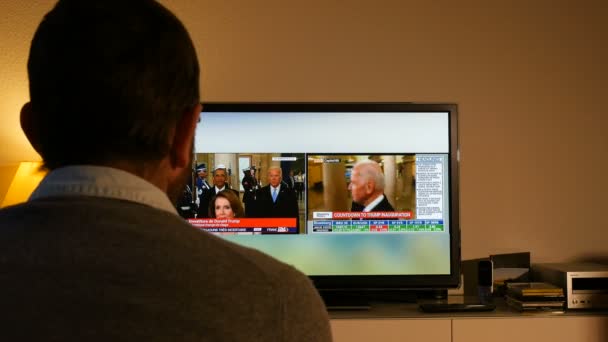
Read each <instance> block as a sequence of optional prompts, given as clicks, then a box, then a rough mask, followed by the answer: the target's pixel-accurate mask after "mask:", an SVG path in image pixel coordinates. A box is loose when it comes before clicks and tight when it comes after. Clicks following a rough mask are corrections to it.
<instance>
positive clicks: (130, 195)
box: [29, 165, 177, 215]
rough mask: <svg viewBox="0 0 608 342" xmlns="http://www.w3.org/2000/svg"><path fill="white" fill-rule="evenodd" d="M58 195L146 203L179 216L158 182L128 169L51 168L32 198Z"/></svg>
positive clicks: (78, 166)
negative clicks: (152, 181)
mask: <svg viewBox="0 0 608 342" xmlns="http://www.w3.org/2000/svg"><path fill="white" fill-rule="evenodd" d="M56 196H92V197H103V198H113V199H120V200H126V201H131V202H137V203H141V204H145V205H148V206H151V207H154V208H156V209H160V210H164V211H168V212H170V213H173V214H175V215H177V210H176V209H175V207H174V206H173V204H172V203H171V201H170V200H169V197H167V194H166V193H164V192H163V191H162V190H161V189H159V188H158V187H157V186H155V185H154V184H152V183H150V182H148V181H147V180H145V179H143V178H141V177H138V176H136V175H134V174H132V173H129V172H127V171H123V170H119V169H115V168H111V167H105V166H92V165H73V166H66V167H61V168H58V169H55V170H53V171H51V172H50V173H49V174H48V175H46V177H44V179H43V180H42V182H40V184H39V185H38V187H37V188H36V190H34V192H33V193H32V195H31V196H30V198H29V200H35V199H39V198H46V197H56Z"/></svg>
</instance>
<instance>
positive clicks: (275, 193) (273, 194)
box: [272, 188, 277, 203]
mask: <svg viewBox="0 0 608 342" xmlns="http://www.w3.org/2000/svg"><path fill="white" fill-rule="evenodd" d="M276 201H277V188H272V203H275V202H276Z"/></svg>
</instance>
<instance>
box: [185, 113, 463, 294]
mask: <svg viewBox="0 0 608 342" xmlns="http://www.w3.org/2000/svg"><path fill="white" fill-rule="evenodd" d="M457 118H458V116H457V105H456V104H420V103H203V111H202V113H201V117H200V122H199V124H198V127H197V131H196V137H195V144H194V163H193V164H194V167H195V169H197V170H199V171H202V172H201V173H200V175H201V176H202V177H204V178H205V183H204V185H203V182H201V181H200V180H197V179H196V177H197V175H196V174H197V172H196V171H195V172H194V174H195V175H194V179H193V182H192V185H191V188H192V189H193V191H192V193H193V196H192V198H193V201H194V202H196V203H195V204H194V205H193V207H194V208H195V207H196V206H199V208H198V209H197V210H194V211H192V212H193V213H194V212H196V214H192V215H190V216H184V217H188V219H189V220H190V222H191V223H192V224H193V225H194V226H196V227H198V228H200V229H202V230H206V231H209V232H211V233H214V234H219V235H221V236H222V237H223V238H225V239H228V240H230V241H233V242H235V243H237V244H240V245H244V246H248V247H252V248H255V249H258V250H260V251H262V252H264V253H267V254H269V255H271V256H273V257H275V258H277V259H279V260H281V261H284V262H286V263H288V264H291V265H293V266H295V267H296V268H298V269H299V270H301V271H302V272H304V273H305V274H307V275H308V276H309V277H310V278H311V279H312V280H313V282H314V284H315V286H316V287H317V288H318V289H319V291H320V292H321V293H322V294H324V293H325V294H327V293H361V292H364V293H368V294H369V293H376V294H380V293H393V294H394V293H396V292H403V291H407V292H408V293H410V294H411V293H412V291H413V290H416V291H419V290H437V289H447V288H452V287H457V286H458V284H459V281H460V229H459V192H458V169H459V160H458V159H459V146H458V120H457ZM203 169H206V170H203ZM216 169H217V170H218V171H215V170H216ZM205 171H206V173H205ZM214 173H217V175H218V176H217V179H215V178H216V177H215V176H214ZM272 177H274V180H273V179H271V178H272ZM222 178H223V180H222ZM277 179H280V180H279V181H277ZM214 181H217V182H218V183H220V185H222V186H224V183H227V184H228V185H227V187H230V188H231V189H232V190H234V191H231V192H232V193H233V194H235V195H236V196H237V197H238V200H239V203H238V204H239V206H241V205H242V207H243V208H242V209H243V210H241V209H239V208H231V209H234V210H232V215H233V216H225V215H223V214H222V213H218V214H217V215H216V212H215V206H214V205H217V203H215V204H214V201H213V199H209V197H213V193H212V194H211V196H209V189H207V187H209V188H213V187H214V184H213V183H214ZM270 185H272V186H270ZM275 186H276V187H278V188H279V195H278V196H277V198H276V199H275V198H273V194H272V188H274V187H275ZM380 195H381V196H380ZM205 196H207V198H203V197H205ZM380 202H381V203H382V205H376V204H378V203H380ZM387 202H388V206H387V205H386V203H387ZM207 203H211V204H207ZM279 203H280V204H279ZM235 213H236V214H235ZM193 216H194V217H193ZM414 292H415V291H414Z"/></svg>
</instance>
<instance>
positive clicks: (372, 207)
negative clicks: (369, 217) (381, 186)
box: [363, 195, 384, 212]
mask: <svg viewBox="0 0 608 342" xmlns="http://www.w3.org/2000/svg"><path fill="white" fill-rule="evenodd" d="M383 199H384V195H380V196H378V197H376V199H375V200H373V201H372V203H370V204H368V205H367V206H366V207H365V208H363V211H364V212H370V211H372V209H374V207H375V206H377V205H378V204H380V202H382V200H383Z"/></svg>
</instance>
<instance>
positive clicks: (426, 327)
mask: <svg viewBox="0 0 608 342" xmlns="http://www.w3.org/2000/svg"><path fill="white" fill-rule="evenodd" d="M331 317H332V320H331V328H332V333H333V335H334V341H336V342H363V341H366V342H367V341H370V342H374V341H383V342H398V341H407V342H417V341H424V342H487V341H492V342H539V341H551V342H579V341H580V342H606V341H608V312H572V311H569V312H566V313H561V314H550V313H532V314H528V313H525V314H522V313H518V312H514V311H510V310H509V309H508V308H500V309H498V310H497V311H496V312H491V313H466V314H465V313H463V314H460V313H458V314H451V315H450V314H428V313H422V312H419V311H418V310H417V306H416V305H413V304H400V305H397V304H394V305H393V304H389V305H383V306H378V307H374V308H373V309H372V310H370V311H353V312H348V311H341V312H332V313H331Z"/></svg>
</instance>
